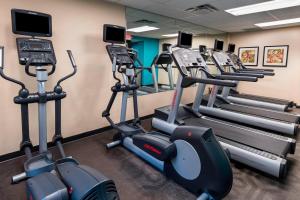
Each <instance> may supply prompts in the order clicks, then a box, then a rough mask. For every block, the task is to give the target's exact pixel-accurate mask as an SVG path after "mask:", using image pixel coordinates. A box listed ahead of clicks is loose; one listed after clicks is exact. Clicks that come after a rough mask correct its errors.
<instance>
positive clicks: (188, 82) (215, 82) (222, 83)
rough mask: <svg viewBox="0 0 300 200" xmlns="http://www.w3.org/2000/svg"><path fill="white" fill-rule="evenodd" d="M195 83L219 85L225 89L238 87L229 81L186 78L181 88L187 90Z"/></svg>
mask: <svg viewBox="0 0 300 200" xmlns="http://www.w3.org/2000/svg"><path fill="white" fill-rule="evenodd" d="M195 83H203V84H211V85H219V86H224V87H236V86H237V83H235V82H233V81H228V80H218V79H210V78H195V77H188V76H186V77H184V78H183V80H182V83H181V87H183V88H186V87H189V86H191V85H193V84H195Z"/></svg>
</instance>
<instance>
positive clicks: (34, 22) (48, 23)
mask: <svg viewBox="0 0 300 200" xmlns="http://www.w3.org/2000/svg"><path fill="white" fill-rule="evenodd" d="M11 19H12V31H13V33H15V34H20V35H29V36H42V37H51V36H52V17H51V15H48V14H45V13H39V12H35V11H29V10H20V9H12V10H11Z"/></svg>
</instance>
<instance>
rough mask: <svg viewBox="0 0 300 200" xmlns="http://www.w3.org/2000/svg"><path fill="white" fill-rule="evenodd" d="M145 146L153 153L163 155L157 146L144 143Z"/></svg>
mask: <svg viewBox="0 0 300 200" xmlns="http://www.w3.org/2000/svg"><path fill="white" fill-rule="evenodd" d="M144 148H145V149H148V150H150V151H152V152H153V153H156V154H158V155H161V151H159V150H158V149H156V148H155V147H153V146H151V145H149V144H144Z"/></svg>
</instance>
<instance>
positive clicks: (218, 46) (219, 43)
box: [214, 40, 224, 51]
mask: <svg viewBox="0 0 300 200" xmlns="http://www.w3.org/2000/svg"><path fill="white" fill-rule="evenodd" d="M223 46H224V42H223V41H221V40H215V47H214V49H215V50H217V51H222V50H223Z"/></svg>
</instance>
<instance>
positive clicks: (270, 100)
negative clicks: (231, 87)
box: [230, 93, 292, 105]
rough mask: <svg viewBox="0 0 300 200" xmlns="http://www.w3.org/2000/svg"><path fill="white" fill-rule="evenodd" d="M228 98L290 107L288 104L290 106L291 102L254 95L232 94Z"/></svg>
mask: <svg viewBox="0 0 300 200" xmlns="http://www.w3.org/2000/svg"><path fill="white" fill-rule="evenodd" d="M230 96H233V97H238V98H244V99H251V100H257V101H265V102H268V103H274V104H281V105H290V104H292V101H288V100H284V99H277V98H271V97H263V96H256V95H250V94H233V93H232V94H230Z"/></svg>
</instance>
